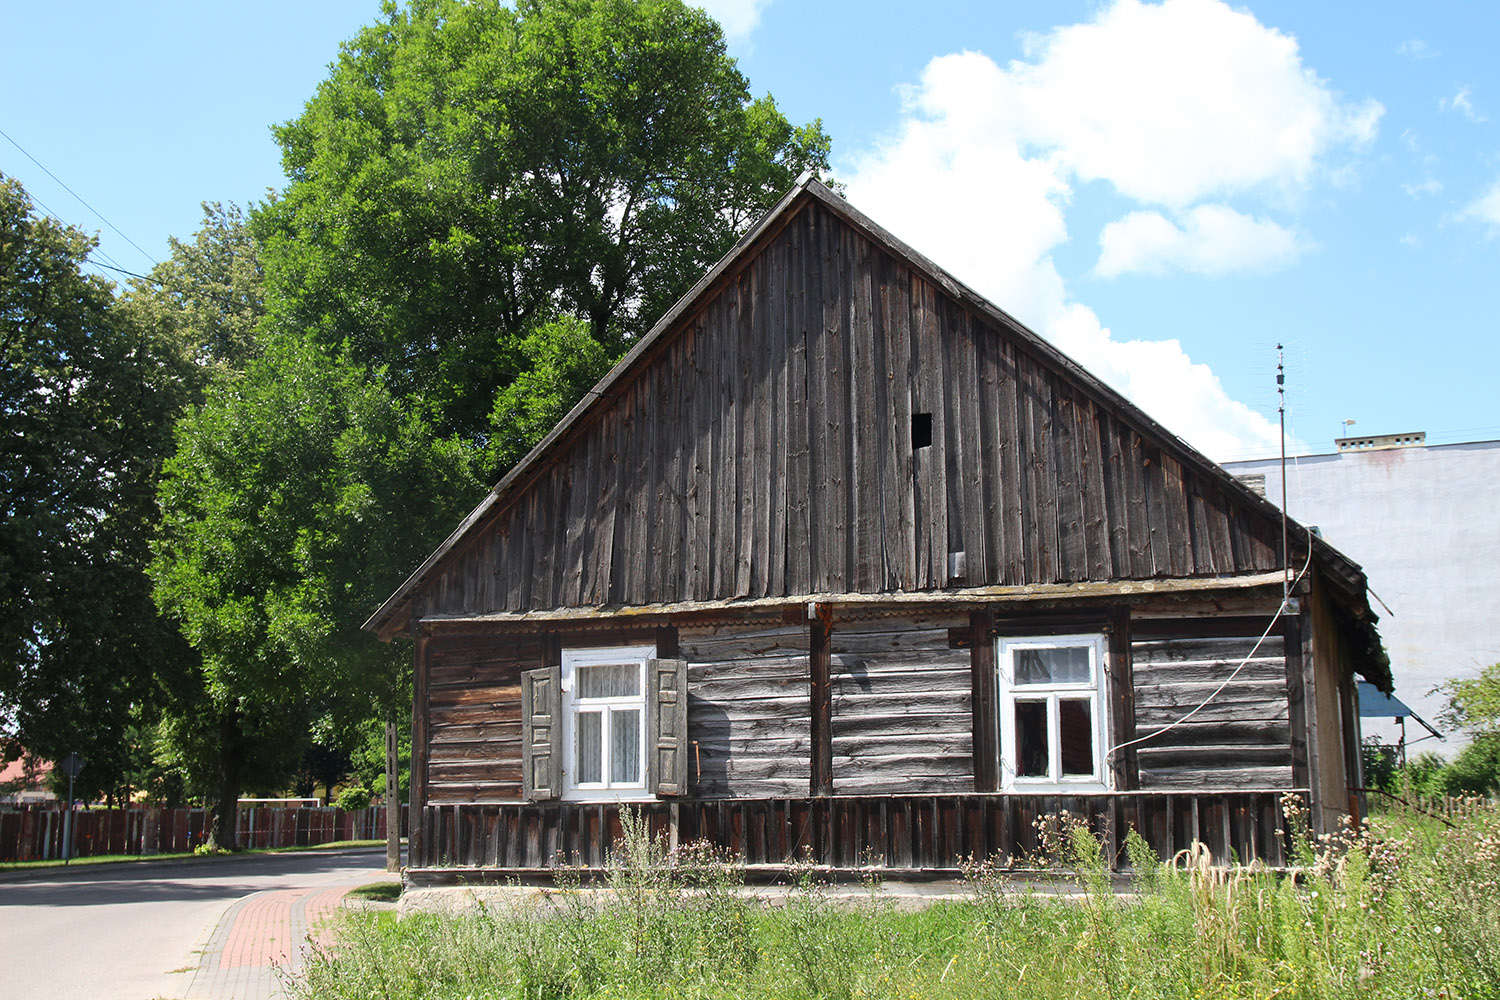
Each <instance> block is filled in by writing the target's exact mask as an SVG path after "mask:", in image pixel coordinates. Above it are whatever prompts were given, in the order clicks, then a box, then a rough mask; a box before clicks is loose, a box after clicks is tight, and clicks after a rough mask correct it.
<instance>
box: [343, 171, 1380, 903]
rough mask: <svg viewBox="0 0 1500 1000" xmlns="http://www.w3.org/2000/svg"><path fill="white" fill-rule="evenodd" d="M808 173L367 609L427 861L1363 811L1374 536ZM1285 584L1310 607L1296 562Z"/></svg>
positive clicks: (913, 850)
mask: <svg viewBox="0 0 1500 1000" xmlns="http://www.w3.org/2000/svg"><path fill="white" fill-rule="evenodd" d="M1283 531H1284V526H1283V524H1282V521H1281V518H1280V514H1279V512H1278V511H1277V510H1276V509H1275V508H1274V507H1273V506H1271V505H1270V504H1268V503H1267V502H1266V501H1265V500H1263V499H1262V498H1260V497H1258V496H1256V495H1255V494H1253V493H1252V492H1250V491H1249V490H1247V489H1246V488H1244V487H1243V486H1242V485H1241V484H1240V483H1238V482H1236V481H1235V480H1234V479H1233V478H1232V477H1231V476H1229V475H1228V474H1226V473H1225V472H1224V471H1223V470H1222V469H1220V468H1219V467H1218V466H1216V465H1215V464H1213V463H1212V462H1210V461H1209V460H1208V459H1206V458H1204V457H1203V456H1202V455H1200V454H1199V453H1198V452H1196V451H1195V450H1193V449H1192V448H1191V447H1189V446H1188V445H1187V444H1185V443H1184V442H1183V441H1181V440H1180V439H1178V438H1177V437H1175V436H1173V435H1172V434H1171V433H1169V432H1168V431H1166V430H1165V429H1164V428H1162V427H1161V426H1160V425H1158V424H1157V423H1156V422H1155V421H1153V420H1152V419H1151V418H1150V417H1148V416H1146V414H1144V413H1143V412H1141V411H1140V410H1139V409H1137V408H1136V407H1135V406H1133V405H1131V404H1130V403H1129V402H1127V401H1126V400H1125V399H1123V398H1122V397H1121V396H1120V395H1119V394H1118V393H1116V392H1114V391H1113V390H1111V389H1109V388H1108V387H1107V386H1105V385H1104V384H1102V383H1101V382H1100V381H1099V380H1098V379H1096V378H1094V377H1093V376H1091V375H1089V374H1088V373H1087V372H1086V371H1084V370H1083V369H1081V368H1080V367H1079V366H1078V365H1077V364H1075V363H1074V362H1072V361H1071V360H1069V359H1068V358H1066V357H1065V356H1063V355H1062V354H1061V353H1059V352H1058V351H1057V350H1056V349H1055V348H1053V347H1051V346H1050V345H1049V344H1047V343H1046V342H1045V341H1044V340H1042V339H1041V338H1039V337H1038V336H1036V335H1035V334H1034V333H1032V332H1031V331H1029V330H1027V329H1026V328H1025V327H1023V326H1022V325H1021V324H1020V323H1018V322H1016V321H1015V320H1014V319H1012V318H1011V317H1010V316H1008V315H1006V314H1005V313H1004V312H1002V311H1000V310H999V309H997V308H996V307H995V306H993V305H991V304H990V303H989V302H986V301H985V300H984V299H983V298H981V297H980V296H978V295H976V294H975V293H974V292H972V291H971V290H969V289H968V288H966V287H964V286H963V285H962V284H960V283H959V282H957V281H956V280H954V279H953V278H952V277H951V276H949V275H948V274H947V273H945V272H944V271H943V270H942V269H940V268H938V267H936V266H935V265H934V264H932V263H931V262H930V261H928V260H926V259H925V258H924V257H922V256H920V255H919V254H917V253H915V252H914V251H913V250H912V249H911V248H909V247H907V246H906V245H904V244H903V243H901V242H900V241H899V240H897V239H895V238H893V237H892V236H891V235H890V234H889V233H887V232H885V231H884V230H883V229H881V228H880V227H879V226H877V225H876V224H875V223H873V222H872V221H871V220H869V219H867V218H866V217H865V216H863V215H861V214H860V213H859V212H858V211H856V210H855V209H854V208H853V207H851V206H850V205H849V204H848V203H847V202H846V201H844V200H843V199H842V198H840V197H839V196H838V195H837V194H835V193H834V192H832V191H830V190H829V189H828V188H826V187H824V186H823V185H822V184H820V183H818V182H817V181H816V180H806V181H803V182H802V183H800V184H799V185H798V186H797V187H796V188H794V189H793V190H792V191H791V192H790V193H789V194H788V195H787V196H786V197H785V198H784V199H783V200H782V201H781V202H780V203H779V204H778V205H777V206H776V208H775V209H773V210H772V211H771V212H770V213H769V214H768V215H767V216H766V217H765V218H764V219H762V220H761V221H760V222H759V223H758V224H757V225H756V226H755V228H754V229H753V230H752V231H751V232H750V233H749V234H748V235H747V236H746V237H745V238H744V239H743V240H741V241H740V243H739V244H738V245H737V246H736V247H735V249H734V250H733V251H732V252H731V253H730V254H729V255H728V256H727V257H726V258H725V259H724V260H722V261H721V262H720V263H719V264H718V265H717V266H715V267H714V268H713V269H712V270H711V271H710V272H709V273H708V274H706V275H705V276H704V277H703V278H702V280H701V281H699V283H698V284H697V285H696V286H695V287H694V288H693V289H692V291H691V292H690V293H689V294H688V295H687V296H686V297H685V298H683V299H682V300H681V301H680V302H679V303H677V305H676V306H674V307H673V308H672V310H671V311H670V312H669V313H668V314H667V315H666V316H664V317H663V318H662V319H661V321H660V322H659V323H658V324H657V325H656V326H655V327H654V328H653V329H652V330H651V331H650V332H649V333H648V334H647V335H646V336H644V337H643V338H642V339H641V340H640V342H639V343H637V344H636V345H635V347H634V349H632V350H631V351H630V353H629V354H628V355H627V356H626V357H625V358H624V359H623V360H622V361H621V362H620V363H619V364H618V365H616V366H615V368H614V369H613V370H612V371H611V372H610V373H609V374H608V375H607V376H606V377H605V378H604V379H603V380H602V381H600V382H599V384H598V385H597V386H595V387H594V389H593V390H591V391H590V392H589V393H588V394H587V396H586V397H585V399H584V400H583V401H582V402H581V403H580V404H579V405H578V406H577V407H575V408H574V409H573V411H572V412H571V413H569V414H568V415H567V417H566V418H565V419H564V420H563V421H562V422H561V423H559V424H558V426H557V427H556V428H555V429H553V430H552V432H551V433H550V434H548V435H547V437H546V438H545V439H544V440H543V441H542V442H541V443H540V444H539V445H538V446H537V447H536V448H535V450H533V451H532V452H531V454H530V455H528V456H527V457H526V459H525V460H523V461H522V462H521V463H520V464H519V465H517V466H516V467H515V468H514V469H513V470H512V471H511V472H510V473H509V474H508V475H506V477H505V478H504V479H503V480H502V481H501V482H500V483H499V484H498V485H497V486H496V487H495V488H494V489H493V490H492V491H491V492H490V494H489V495H488V496H486V497H485V499H484V501H483V502H482V503H481V504H480V505H479V506H478V507H477V508H476V509H475V510H474V512H473V513H472V514H470V515H469V516H468V517H467V518H466V519H465V520H464V521H463V523H462V524H460V525H459V526H458V528H457V529H456V530H455V531H454V532H453V534H452V535H451V536H450V537H449V538H448V540H447V541H446V542H444V543H443V545H442V546H441V547H440V548H439V549H438V550H437V551H436V552H434V553H433V554H432V556H431V557H430V558H428V559H427V561H426V562H425V563H423V565H422V566H421V567H420V568H419V569H418V570H417V571H416V572H415V573H414V574H413V575H412V576H411V578H410V579H409V580H407V581H406V583H405V584H403V585H402V587H401V588H400V589H399V590H398V591H397V592H396V593H395V594H394V595H392V596H391V598H390V599H389V600H387V601H386V602H385V604H384V605H383V606H382V607H381V608H380V609H379V611H377V612H376V613H375V615H374V616H373V617H372V618H371V619H370V621H369V622H368V623H367V625H366V627H367V628H369V629H371V630H373V631H375V632H377V633H378V634H379V635H380V636H381V638H383V639H386V640H390V639H397V638H402V639H406V638H409V639H411V640H412V641H413V647H414V650H415V669H416V674H415V677H416V680H415V690H416V699H415V706H414V710H413V754H412V771H413V773H412V781H411V792H412V808H413V811H412V817H413V822H412V832H411V866H412V867H411V869H410V875H411V877H412V878H413V879H414V880H416V881H418V882H421V881H423V880H427V881H433V880H441V879H442V878H444V877H452V876H454V875H455V873H457V874H459V875H461V877H463V878H465V879H467V880H471V881H472V880H476V879H479V878H483V877H485V876H486V875H489V874H493V873H515V872H518V871H525V870H533V869H542V868H546V867H547V866H549V865H552V864H554V863H555V859H557V858H558V857H559V856H564V857H567V858H569V859H570V860H572V859H581V860H582V861H583V862H585V863H588V864H599V863H600V862H601V861H602V860H603V859H604V856H605V855H604V852H605V850H606V849H607V846H608V845H609V843H610V842H611V839H612V837H613V835H614V834H615V832H616V831H617V830H618V821H619V810H620V809H621V808H627V807H628V808H635V809H639V810H640V811H641V812H642V814H643V815H644V816H645V817H646V818H647V820H648V821H649V822H650V823H651V824H652V826H653V828H654V829H658V830H661V831H663V832H664V833H666V834H667V835H668V836H670V837H671V838H672V839H674V840H675V841H682V842H686V841H688V840H692V839H698V838H707V839H710V840H713V841H715V842H717V843H718V844H720V845H723V846H724V847H727V848H729V849H731V850H733V851H735V852H738V853H739V854H741V855H742V856H743V857H744V858H745V860H746V861H747V862H748V863H750V864H752V865H758V864H764V865H777V864H781V863H784V862H786V861H788V860H790V859H793V858H795V857H799V856H806V857H811V858H812V859H814V860H816V861H819V862H822V863H825V864H828V865H831V866H835V867H840V866H844V867H847V866H853V865H856V864H863V863H867V862H869V861H870V860H871V859H875V860H876V861H878V862H879V863H883V864H885V865H886V866H887V867H888V868H890V869H892V870H910V869H919V868H920V869H944V868H953V867H955V866H956V865H957V864H958V860H959V859H960V858H963V857H966V856H971V855H977V856H989V855H1009V856H1012V857H1015V856H1020V855H1023V854H1024V853H1025V852H1026V851H1028V850H1029V849H1031V848H1032V847H1033V846H1034V837H1035V829H1034V824H1035V820H1036V819H1037V818H1038V817H1039V816H1042V815H1044V814H1048V813H1058V812H1061V811H1062V810H1068V811H1069V812H1070V813H1072V814H1073V815H1075V816H1077V815H1082V816H1087V817H1089V819H1090V822H1092V823H1093V824H1094V825H1095V827H1096V828H1097V829H1098V830H1099V831H1100V832H1101V833H1102V834H1103V835H1105V836H1106V837H1108V838H1110V842H1111V844H1112V845H1118V844H1119V842H1120V840H1121V838H1122V837H1123V834H1124V831H1125V830H1126V829H1127V828H1128V827H1131V826H1133V827H1135V828H1136V829H1138V830H1140V831H1141V833H1142V834H1143V835H1144V836H1145V837H1146V838H1147V839H1148V840H1149V841H1150V842H1151V843H1152V844H1153V845H1154V846H1155V847H1156V848H1157V850H1158V851H1159V852H1161V853H1162V854H1163V855H1164V856H1167V855H1170V853H1172V852H1174V851H1176V850H1179V849H1181V848H1183V847H1186V846H1187V845H1188V844H1189V843H1191V842H1192V841H1193V840H1201V841H1203V842H1204V843H1205V844H1207V845H1209V847H1210V848H1211V849H1212V850H1213V851H1214V852H1215V854H1216V856H1218V857H1220V858H1223V859H1228V858H1229V857H1231V856H1233V857H1237V858H1239V859H1242V860H1243V859H1248V858H1252V857H1259V858H1263V859H1266V860H1268V861H1271V862H1279V861H1281V860H1282V859H1283V857H1284V851H1285V839H1284V836H1283V834H1281V832H1280V828H1281V827H1282V825H1283V824H1282V820H1281V816H1280V799H1281V796H1282V795H1283V794H1284V793H1286V792H1288V791H1298V792H1301V793H1302V794H1303V795H1304V796H1306V797H1307V798H1308V799H1309V800H1310V803H1311V805H1312V808H1313V815H1314V818H1315V823H1316V824H1317V825H1319V826H1321V827H1325V828H1326V827H1328V826H1329V825H1331V824H1332V823H1334V822H1335V821H1336V819H1337V817H1338V816H1340V815H1342V814H1343V813H1344V812H1346V811H1348V810H1350V809H1354V808H1357V803H1358V800H1357V795H1358V788H1359V786H1360V783H1361V782H1360V759H1359V741H1358V736H1359V730H1358V723H1357V711H1356V704H1355V675H1356V674H1360V675H1363V676H1364V677H1365V678H1367V679H1369V680H1372V681H1374V682H1376V683H1377V684H1379V685H1380V686H1382V687H1383V688H1389V683H1390V679H1389V668H1388V664H1387V661H1386V660H1385V657H1384V654H1383V653H1382V652H1381V649H1380V643H1379V638H1378V636H1377V634H1376V633H1375V630H1374V626H1373V623H1374V620H1375V617H1374V615H1373V614H1372V613H1371V611H1370V609H1369V606H1368V604H1367V601H1366V587H1365V579H1364V576H1363V574H1362V572H1361V570H1360V569H1359V567H1358V566H1356V565H1354V564H1352V563H1351V562H1350V561H1349V560H1347V559H1346V558H1344V557H1343V556H1341V555H1340V554H1339V553H1338V552H1337V551H1335V550H1334V549H1332V548H1331V547H1329V546H1328V545H1326V544H1324V543H1323V542H1321V540H1319V539H1317V538H1315V537H1313V536H1312V535H1311V534H1310V533H1308V532H1307V531H1306V530H1305V529H1302V528H1300V527H1298V526H1296V525H1292V526H1291V535H1290V544H1289V546H1288V548H1289V551H1287V552H1286V553H1283V545H1284V541H1283V538H1284V536H1283ZM1288 578H1292V580H1293V582H1292V584H1291V592H1292V597H1291V599H1290V600H1289V601H1288V602H1287V603H1286V604H1285V605H1283V587H1284V584H1285V583H1286V581H1287V580H1288Z"/></svg>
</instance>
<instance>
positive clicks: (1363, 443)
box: [1333, 431, 1427, 452]
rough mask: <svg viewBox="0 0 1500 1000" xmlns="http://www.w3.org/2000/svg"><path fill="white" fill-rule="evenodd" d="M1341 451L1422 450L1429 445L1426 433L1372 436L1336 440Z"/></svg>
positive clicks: (1414, 432)
mask: <svg viewBox="0 0 1500 1000" xmlns="http://www.w3.org/2000/svg"><path fill="white" fill-rule="evenodd" d="M1333 443H1334V444H1335V445H1337V446H1338V449H1339V451H1341V452H1344V451H1384V450H1385V449H1387V448H1421V447H1422V446H1423V445H1425V444H1426V443H1427V432H1426V431H1413V432H1412V433H1410V434H1372V435H1367V436H1365V437H1348V438H1335V439H1334V441H1333Z"/></svg>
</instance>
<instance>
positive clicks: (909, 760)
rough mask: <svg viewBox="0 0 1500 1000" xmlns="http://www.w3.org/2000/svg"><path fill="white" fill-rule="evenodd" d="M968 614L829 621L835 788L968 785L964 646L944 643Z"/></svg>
mask: <svg viewBox="0 0 1500 1000" xmlns="http://www.w3.org/2000/svg"><path fill="white" fill-rule="evenodd" d="M968 624H969V619H968V616H967V615H965V616H962V617H949V618H921V619H901V618H886V619H876V620H873V621H863V622H836V623H835V624H834V627H833V633H832V637H831V640H830V644H831V649H832V681H833V789H834V792H835V793H838V794H868V793H882V794H893V795H894V794H908V795H910V794H922V793H935V792H971V791H973V790H974V739H973V734H972V731H971V730H972V728H973V724H972V720H973V715H972V706H971V700H972V695H971V689H972V682H971V678H970V673H969V660H970V656H969V651H968V650H967V649H949V648H948V630H949V629H950V628H963V627H967V626H968Z"/></svg>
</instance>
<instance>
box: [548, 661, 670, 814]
mask: <svg viewBox="0 0 1500 1000" xmlns="http://www.w3.org/2000/svg"><path fill="white" fill-rule="evenodd" d="M655 658H656V647H655V646H600V647H593V648H585V649H565V650H563V652H562V671H561V674H562V676H561V689H562V716H563V718H562V723H563V731H562V736H563V740H562V761H561V762H560V763H561V771H560V773H561V775H562V798H563V799H565V800H571V801H575V802H632V801H649V800H651V799H652V798H653V796H652V795H651V794H650V787H651V775H650V763H651V757H650V754H648V753H647V752H646V716H647V711H646V698H647V695H648V694H649V693H650V677H649V673H648V670H647V667H648V665H649V662H650V661H651V660H653V659H655ZM632 663H633V664H636V666H637V668H638V669H639V671H640V685H639V687H638V688H637V690H638V691H639V692H640V693H639V694H638V695H635V696H620V697H615V698H579V697H578V696H577V670H578V668H579V667H593V666H602V665H607V664H632ZM585 709H587V710H600V711H601V712H602V715H603V725H602V727H601V732H600V746H601V748H602V750H601V753H602V758H603V759H602V761H601V765H602V767H603V769H604V772H605V780H604V781H599V782H594V781H590V782H579V781H576V780H575V779H574V771H575V769H576V768H577V765H578V714H579V712H580V710H585ZM621 709H624V710H630V709H635V710H637V716H636V718H637V719H638V720H639V723H638V733H637V739H638V740H639V741H640V743H639V747H640V761H641V771H640V780H639V781H630V782H623V781H612V780H610V779H611V778H612V777H613V776H612V775H610V774H609V773H608V772H609V766H610V748H611V747H612V745H613V743H612V739H613V715H614V712H616V711H619V710H621Z"/></svg>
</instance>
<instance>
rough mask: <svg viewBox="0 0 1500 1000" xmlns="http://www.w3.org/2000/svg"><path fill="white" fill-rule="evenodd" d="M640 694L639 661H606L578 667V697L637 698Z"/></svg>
mask: <svg viewBox="0 0 1500 1000" xmlns="http://www.w3.org/2000/svg"><path fill="white" fill-rule="evenodd" d="M640 694H641V665H640V664H639V663H607V664H603V665H601V666H597V667H579V668H578V697H579V698H638V697H640Z"/></svg>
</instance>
